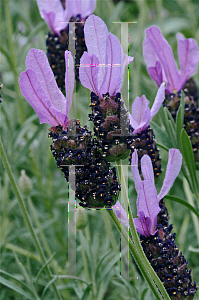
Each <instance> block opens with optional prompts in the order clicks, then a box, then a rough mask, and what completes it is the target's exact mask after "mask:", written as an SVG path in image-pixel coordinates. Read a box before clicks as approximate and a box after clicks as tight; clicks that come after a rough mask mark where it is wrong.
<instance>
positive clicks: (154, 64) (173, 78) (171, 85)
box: [143, 25, 199, 94]
mask: <svg viewBox="0 0 199 300" xmlns="http://www.w3.org/2000/svg"><path fill="white" fill-rule="evenodd" d="M177 39H178V56H179V62H180V69H181V70H180V71H179V70H178V68H177V67H176V63H175V60H174V57H173V52H172V49H171V47H170V46H169V44H168V42H167V41H166V39H165V38H164V37H163V36H162V34H161V31H160V29H159V28H158V27H157V26H154V25H153V26H151V27H150V28H148V29H146V37H145V39H144V42H143V54H144V58H145V62H146V64H147V71H148V73H149V75H150V76H151V78H152V79H153V80H154V81H155V82H156V84H157V85H158V86H160V85H161V83H162V82H163V81H164V82H165V83H166V85H167V86H166V92H167V93H169V94H170V93H172V92H174V91H179V90H181V89H182V88H183V86H184V84H185V82H186V81H187V80H188V79H189V78H190V76H191V75H193V74H194V73H195V72H196V70H197V63H198V61H199V51H198V46H197V43H196V41H195V40H194V39H192V38H190V39H186V38H185V37H184V36H183V34H181V33H178V34H177Z"/></svg>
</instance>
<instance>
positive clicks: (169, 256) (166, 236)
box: [140, 199, 197, 300]
mask: <svg viewBox="0 0 199 300" xmlns="http://www.w3.org/2000/svg"><path fill="white" fill-rule="evenodd" d="M159 206H160V212H159V214H158V216H157V228H158V231H157V232H156V234H155V235H150V236H148V237H145V236H143V235H141V236H140V240H141V244H142V247H143V250H144V252H145V254H146V257H147V258H148V260H149V261H150V263H151V265H152V267H153V269H154V270H155V272H156V273H157V275H158V277H159V278H160V280H161V281H162V282H163V284H164V286H165V288H166V290H167V292H168V294H169V295H170V297H171V299H172V300H177V299H178V300H182V299H186V300H191V299H193V297H194V294H195V293H196V290H197V285H196V282H192V279H191V270H188V269H187V264H188V262H187V261H186V259H185V257H184V256H183V255H182V252H180V251H179V249H178V247H177V246H176V244H175V233H173V234H171V230H172V228H173V226H172V225H168V218H169V216H168V212H167V209H166V207H165V203H164V200H163V199H162V200H161V201H160V203H159Z"/></svg>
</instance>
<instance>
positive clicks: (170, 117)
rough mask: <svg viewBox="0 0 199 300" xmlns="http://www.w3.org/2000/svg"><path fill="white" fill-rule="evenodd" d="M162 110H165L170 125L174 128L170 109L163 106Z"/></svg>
mask: <svg viewBox="0 0 199 300" xmlns="http://www.w3.org/2000/svg"><path fill="white" fill-rule="evenodd" d="M164 111H165V113H166V115H167V118H168V119H169V120H170V121H171V124H172V127H173V128H175V122H174V119H173V117H172V115H171V113H170V111H169V110H168V108H167V107H164Z"/></svg>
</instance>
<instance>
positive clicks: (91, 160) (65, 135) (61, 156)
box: [49, 120, 120, 208]
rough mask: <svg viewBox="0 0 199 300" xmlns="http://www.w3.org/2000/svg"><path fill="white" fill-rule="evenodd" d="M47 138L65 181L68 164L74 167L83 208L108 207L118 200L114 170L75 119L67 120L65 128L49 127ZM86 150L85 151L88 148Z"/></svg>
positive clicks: (74, 185) (73, 187)
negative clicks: (50, 140)
mask: <svg viewBox="0 0 199 300" xmlns="http://www.w3.org/2000/svg"><path fill="white" fill-rule="evenodd" d="M50 130H51V132H50V134H49V137H50V138H52V140H53V144H52V145H51V151H52V153H53V156H54V158H55V160H56V161H57V166H58V168H61V171H62V172H63V174H64V176H65V178H66V181H67V182H68V181H69V166H70V165H74V166H75V176H76V177H75V183H74V184H73V185H72V186H71V187H72V189H73V190H75V191H76V198H77V199H78V200H80V203H79V205H80V206H82V207H86V208H103V207H111V206H112V205H114V204H115V202H116V201H117V199H118V194H119V192H120V184H119V182H118V179H117V177H116V173H115V169H114V168H112V169H111V168H110V164H109V163H108V162H107V161H106V160H105V159H104V158H103V157H102V155H101V153H100V152H99V149H98V148H99V147H98V145H97V143H96V141H95V139H92V134H91V131H88V129H87V127H86V126H84V127H81V126H80V122H79V121H78V120H71V121H69V123H68V128H66V130H64V131H63V130H62V127H61V126H56V127H52V128H51V129H50ZM88 149H89V151H88Z"/></svg>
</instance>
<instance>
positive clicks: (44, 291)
mask: <svg viewBox="0 0 199 300" xmlns="http://www.w3.org/2000/svg"><path fill="white" fill-rule="evenodd" d="M57 277H58V276H55V277H53V279H51V280H50V281H49V282H48V284H47V285H46V286H45V288H44V290H43V292H42V295H41V300H43V299H44V295H45V294H46V291H47V290H48V288H49V287H50V286H51V285H52V284H53V283H54V282H55V280H57Z"/></svg>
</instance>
